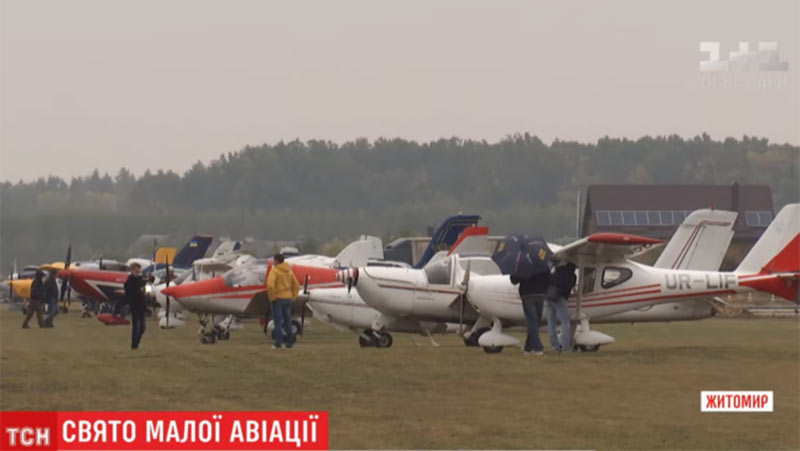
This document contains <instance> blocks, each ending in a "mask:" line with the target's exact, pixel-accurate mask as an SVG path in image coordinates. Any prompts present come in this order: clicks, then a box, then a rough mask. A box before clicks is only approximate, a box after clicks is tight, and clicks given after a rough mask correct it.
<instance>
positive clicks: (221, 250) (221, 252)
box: [211, 240, 242, 257]
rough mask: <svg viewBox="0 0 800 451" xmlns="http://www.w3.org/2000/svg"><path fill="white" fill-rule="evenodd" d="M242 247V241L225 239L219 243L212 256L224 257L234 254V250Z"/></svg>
mask: <svg viewBox="0 0 800 451" xmlns="http://www.w3.org/2000/svg"><path fill="white" fill-rule="evenodd" d="M241 248H242V242H241V241H230V240H228V241H223V242H221V243H219V246H217V248H216V249H214V252H213V253H212V254H211V256H212V257H224V256H226V255H229V254H233V253H234V252H236V251H238V250H240V249H241Z"/></svg>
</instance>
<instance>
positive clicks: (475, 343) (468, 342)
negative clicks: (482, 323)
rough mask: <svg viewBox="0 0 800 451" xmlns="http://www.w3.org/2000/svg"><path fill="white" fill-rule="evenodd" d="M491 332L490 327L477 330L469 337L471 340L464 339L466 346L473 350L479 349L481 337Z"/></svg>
mask: <svg viewBox="0 0 800 451" xmlns="http://www.w3.org/2000/svg"><path fill="white" fill-rule="evenodd" d="M489 330H490V329H489V328H488V327H482V328H480V329H478V330H476V331H475V332H474V333H473V334H472V335H470V336H469V338H465V339H464V344H465V345H467V346H469V347H471V348H474V347H477V346H478V339H480V338H481V335H483V334H485V333H486V332H489Z"/></svg>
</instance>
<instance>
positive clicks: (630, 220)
mask: <svg viewBox="0 0 800 451" xmlns="http://www.w3.org/2000/svg"><path fill="white" fill-rule="evenodd" d="M622 224H623V225H626V226H634V225H636V215H635V214H634V211H633V210H624V211H623V212H622Z"/></svg>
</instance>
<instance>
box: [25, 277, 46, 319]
mask: <svg viewBox="0 0 800 451" xmlns="http://www.w3.org/2000/svg"><path fill="white" fill-rule="evenodd" d="M43 277H44V271H42V270H41V269H37V270H36V275H35V276H33V282H31V300H30V301H28V313H26V314H25V321H23V322H22V328H23V329H28V321H30V320H31V317H33V314H34V313H36V321H37V322H38V323H39V327H44V321H42V303H43V302H44V282H42V278H43Z"/></svg>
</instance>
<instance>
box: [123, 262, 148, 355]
mask: <svg viewBox="0 0 800 451" xmlns="http://www.w3.org/2000/svg"><path fill="white" fill-rule="evenodd" d="M141 271H142V267H141V265H139V264H138V263H132V264H131V273H130V275H128V279H127V280H126V281H125V299H126V300H127V301H128V306H129V307H130V309H131V349H139V342H140V341H141V340H142V335H144V329H145V323H146V321H145V314H146V312H147V306H146V305H145V301H144V286H145V283H146V282H145V280H144V278H143V277H142V276H141Z"/></svg>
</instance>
